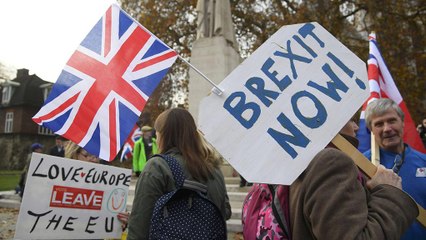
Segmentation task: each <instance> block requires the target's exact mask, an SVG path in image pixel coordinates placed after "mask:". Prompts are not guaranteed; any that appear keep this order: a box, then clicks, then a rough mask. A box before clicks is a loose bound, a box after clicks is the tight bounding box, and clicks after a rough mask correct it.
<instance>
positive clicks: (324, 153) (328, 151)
mask: <svg viewBox="0 0 426 240" xmlns="http://www.w3.org/2000/svg"><path fill="white" fill-rule="evenodd" d="M342 156H347V155H346V154H345V153H344V152H342V151H340V150H339V149H336V148H332V147H327V148H324V149H323V150H321V151H319V152H318V154H317V155H316V156H315V158H324V157H327V158H329V157H342Z"/></svg>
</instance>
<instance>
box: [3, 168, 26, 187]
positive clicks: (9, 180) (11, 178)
mask: <svg viewBox="0 0 426 240" xmlns="http://www.w3.org/2000/svg"><path fill="white" fill-rule="evenodd" d="M20 175H21V171H0V191H8V190H14V189H15V187H16V185H18V182H19V177H20Z"/></svg>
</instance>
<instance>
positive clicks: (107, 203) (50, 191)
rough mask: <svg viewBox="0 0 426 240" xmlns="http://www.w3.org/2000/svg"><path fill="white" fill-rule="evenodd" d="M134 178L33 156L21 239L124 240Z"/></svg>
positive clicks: (128, 172) (114, 170) (115, 170)
mask: <svg viewBox="0 0 426 240" xmlns="http://www.w3.org/2000/svg"><path fill="white" fill-rule="evenodd" d="M130 178H131V170H130V169H122V168H117V167H112V166H106V165H101V164H94V163H88V162H82V161H79V160H72V159H64V158H58V157H54V156H50V155H44V154H38V153H33V155H32V158H31V164H30V167H29V170H28V173H27V182H26V186H25V192H24V196H23V199H22V203H21V208H20V211H19V217H18V223H17V228H16V234H15V238H17V239H93V238H97V239H100V238H120V237H121V227H120V225H121V223H120V222H119V221H118V219H117V217H116V215H117V214H118V213H119V212H123V211H126V202H127V193H128V188H129V185H130Z"/></svg>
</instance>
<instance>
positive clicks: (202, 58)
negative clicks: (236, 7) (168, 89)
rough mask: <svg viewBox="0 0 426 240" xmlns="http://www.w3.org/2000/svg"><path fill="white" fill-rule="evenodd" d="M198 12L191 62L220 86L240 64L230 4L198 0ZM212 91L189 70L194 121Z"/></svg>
mask: <svg viewBox="0 0 426 240" xmlns="http://www.w3.org/2000/svg"><path fill="white" fill-rule="evenodd" d="M197 12H198V18H197V39H196V40H195V42H194V45H193V47H192V54H191V60H190V62H191V64H192V65H193V66H194V67H196V68H197V69H198V70H200V71H201V72H202V73H203V74H204V75H206V76H207V77H208V78H209V79H210V80H211V81H213V82H214V83H215V84H219V83H220V82H221V81H222V80H223V79H224V78H225V77H226V76H227V75H228V74H229V73H230V72H231V71H232V70H233V69H234V68H235V67H237V66H238V65H239V64H240V62H241V57H240V55H239V53H238V44H237V41H236V40H235V31H234V25H233V23H232V17H231V6H230V2H229V0H198V2H197ZM212 88H213V86H212V85H211V84H210V83H209V82H208V81H207V80H205V79H204V78H203V77H202V76H201V75H200V74H198V73H197V72H196V71H195V70H193V69H190V71H189V96H188V98H189V111H190V112H191V114H192V115H193V116H194V118H195V119H196V120H198V112H199V111H198V106H199V104H200V101H201V100H202V99H203V98H204V97H205V96H207V95H208V94H210V92H211V90H212ZM225 91H226V89H225ZM212 94H214V93H212Z"/></svg>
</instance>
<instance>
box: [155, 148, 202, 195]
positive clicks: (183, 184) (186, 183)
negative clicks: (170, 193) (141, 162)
mask: <svg viewBox="0 0 426 240" xmlns="http://www.w3.org/2000/svg"><path fill="white" fill-rule="evenodd" d="M154 156H158V157H161V158H163V159H164V160H165V161H166V162H167V164H168V165H169V168H170V170H171V171H172V174H173V179H174V180H175V183H176V188H178V189H179V188H185V189H190V190H194V191H196V192H200V193H203V194H207V186H206V185H204V184H202V183H199V182H196V181H191V180H187V179H185V174H184V173H183V170H182V167H181V166H180V164H179V162H178V161H177V160H176V158H174V157H172V156H170V155H164V154H155V155H154ZM154 156H152V157H154Z"/></svg>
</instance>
